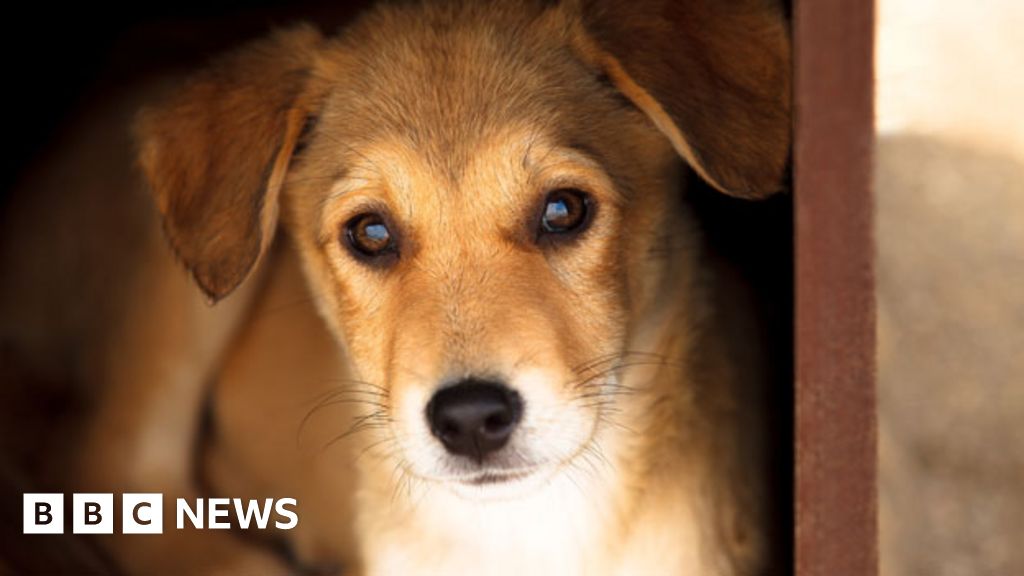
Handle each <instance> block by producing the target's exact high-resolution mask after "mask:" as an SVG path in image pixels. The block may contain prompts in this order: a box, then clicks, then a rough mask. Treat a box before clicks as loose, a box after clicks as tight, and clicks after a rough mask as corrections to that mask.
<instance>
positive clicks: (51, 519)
mask: <svg viewBox="0 0 1024 576" xmlns="http://www.w3.org/2000/svg"><path fill="white" fill-rule="evenodd" d="M21 531H22V533H23V534H63V533H64V495H63V494H25V495H23V496H22V530H21Z"/></svg>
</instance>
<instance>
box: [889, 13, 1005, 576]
mask: <svg viewBox="0 0 1024 576" xmlns="http://www.w3.org/2000/svg"><path fill="white" fill-rule="evenodd" d="M879 9H880V10H879V20H878V32H879V39H878V52H877V55H878V86H877V90H878V132H879V136H878V148H877V153H876V164H877V165H876V174H875V176H876V206H877V208H876V209H877V218H876V234H877V241H878V262H877V273H878V315H879V316H878V354H879V357H878V360H879V397H880V413H879V415H880V436H879V440H880V458H881V460H880V465H881V479H880V489H881V490H880V493H881V534H882V573H883V575H885V576H898V575H907V576H918V575H921V576H924V575H928V576H959V575H963V576H968V575H970V576H986V575H992V576H996V575H999V576H1004V575H1011V574H1024V546H1022V545H1021V544H1024V73H1022V72H1021V71H1022V70H1024V36H1022V35H1021V34H1020V30H1022V29H1024V4H1022V3H1020V2H1018V1H1017V0H984V1H979V2H970V3H966V2H954V1H952V0H936V1H932V2H922V1H916V0H880V2H879Z"/></svg>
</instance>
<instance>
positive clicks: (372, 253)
mask: <svg viewBox="0 0 1024 576" xmlns="http://www.w3.org/2000/svg"><path fill="white" fill-rule="evenodd" d="M345 243H346V244H348V247H349V248H350V249H351V250H352V252H353V253H354V254H355V255H356V256H359V257H361V258H369V259H379V258H382V257H385V256H394V255H396V254H397V252H398V249H397V246H396V244H395V239H394V236H393V235H392V234H391V229H390V228H388V224H387V222H385V220H384V217H383V216H381V215H380V214H376V213H373V212H370V213H367V214H360V215H358V216H356V217H355V218H352V219H351V220H349V221H348V223H347V224H345Z"/></svg>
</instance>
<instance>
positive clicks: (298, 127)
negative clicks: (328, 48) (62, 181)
mask: <svg viewBox="0 0 1024 576" xmlns="http://www.w3.org/2000/svg"><path fill="white" fill-rule="evenodd" d="M320 44H321V36H320V34H319V33H318V32H317V31H316V30H315V29H313V28H311V27H309V26H304V25H303V26H298V27H295V28H290V29H287V30H283V31H279V32H277V33H275V34H274V35H272V36H270V37H269V38H266V39H263V40H259V41H256V42H254V43H252V44H249V45H247V46H244V47H243V48H241V49H240V50H238V51H236V52H233V53H230V54H227V55H226V56H224V57H221V58H220V59H219V60H216V61H214V62H213V63H212V64H211V65H210V66H209V67H208V68H206V69H205V70H203V71H201V72H199V73H198V74H196V75H195V76H193V77H192V78H191V79H190V80H189V81H188V82H187V83H186V84H185V85H184V87H183V88H182V89H180V90H179V91H178V92H177V94H175V95H174V96H172V97H171V98H170V99H169V100H168V101H166V102H164V103H163V104H162V105H159V106H156V107H153V108H149V109H145V110H143V111H142V112H141V113H140V115H139V119H138V122H137V125H136V135H137V137H138V139H139V142H140V162H141V165H142V169H143V172H144V174H145V176H146V179H147V181H148V183H149V186H150V188H151V189H152V192H153V194H154V196H155V197H156V203H157V207H158V208H159V210H160V213H161V215H162V217H163V227H164V231H165V232H166V235H167V238H168V240H169V241H170V244H171V246H172V248H173V249H174V251H175V253H176V254H177V256H178V257H179V258H180V259H181V260H182V261H183V262H184V264H185V266H186V267H187V268H188V270H189V271H190V272H191V273H192V275H193V276H194V278H195V280H196V282H197V283H198V284H199V286H200V288H202V290H203V291H204V292H205V293H206V295H207V297H209V298H210V300H211V301H216V300H219V299H220V298H223V297H224V296H226V295H227V294H229V293H230V292H231V291H232V290H234V289H235V288H236V287H237V286H238V285H239V284H240V283H241V282H242V281H243V280H244V279H245V278H246V276H248V274H249V272H250V271H251V270H252V269H253V268H254V266H255V265H256V263H257V261H258V260H259V258H260V256H261V255H262V254H263V252H264V251H265V250H266V248H267V246H268V244H269V243H270V240H271V238H272V237H273V233H274V230H275V229H276V226H277V211H278V206H277V201H278V194H279V192H280V189H281V185H282V183H283V180H284V175H285V171H286V170H287V167H288V163H289V161H290V159H291V155H292V153H293V151H294V149H295V146H296V143H297V141H298V139H299V136H300V133H301V131H302V128H303V125H304V124H305V122H306V119H307V117H308V116H309V115H311V114H312V113H313V110H312V107H313V102H312V101H311V100H312V97H311V95H310V94H309V93H308V85H309V81H308V79H309V77H310V74H309V71H310V69H311V67H312V66H313V63H314V59H315V57H316V54H317V51H318V48H319V46H320Z"/></svg>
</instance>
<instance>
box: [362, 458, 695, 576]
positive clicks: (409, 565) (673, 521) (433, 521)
mask: <svg viewBox="0 0 1024 576" xmlns="http://www.w3.org/2000/svg"><path fill="white" fill-rule="evenodd" d="M571 472H572V471H563V472H560V473H559V474H557V475H556V476H555V477H554V479H552V480H551V481H550V482H549V483H547V484H546V485H545V486H544V487H543V488H542V489H539V490H534V491H532V493H531V495H530V496H528V497H524V498H515V499H508V500H476V499H469V498H464V497H461V496H459V495H456V494H454V493H452V492H450V491H449V490H448V489H446V488H444V487H442V486H433V487H431V486H425V485H421V486H414V487H412V488H411V489H410V490H409V492H408V493H407V494H403V495H402V496H401V497H398V498H397V500H402V501H404V502H403V506H407V508H406V509H405V512H404V513H401V514H394V515H387V516H389V517H388V518H383V517H380V516H378V517H377V518H374V519H372V520H370V521H369V522H366V523H364V526H366V527H367V528H369V530H367V531H366V532H364V534H366V535H367V536H368V538H367V540H366V541H365V542H364V558H365V559H366V562H367V566H366V568H367V571H366V573H367V575H368V576H398V575H402V576H448V575H463V574H466V575H469V574H472V575H480V576H533V575H546V574H552V575H559V576H575V575H580V576H584V575H586V576H602V575H607V576H612V575H623V576H625V575H641V576H642V575H645V574H652V575H653V574H693V575H698V574H708V573H709V572H708V571H707V570H705V569H703V568H701V562H700V558H699V556H700V554H699V552H700V546H699V530H697V525H696V522H695V517H694V515H693V514H692V510H690V509H689V507H688V506H685V505H681V504H682V503H681V502H680V501H679V500H678V499H672V500H673V501H672V502H663V503H662V504H664V505H663V506H661V507H660V509H655V507H649V506H643V507H641V508H643V509H633V510H631V511H626V510H621V509H619V504H618V502H619V499H617V498H616V497H615V495H614V494H613V493H612V492H611V491H610V490H609V484H608V482H607V480H608V478H604V479H601V478H599V477H598V476H597V475H594V474H592V473H590V472H584V471H578V473H575V474H574V473H571Z"/></svg>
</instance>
